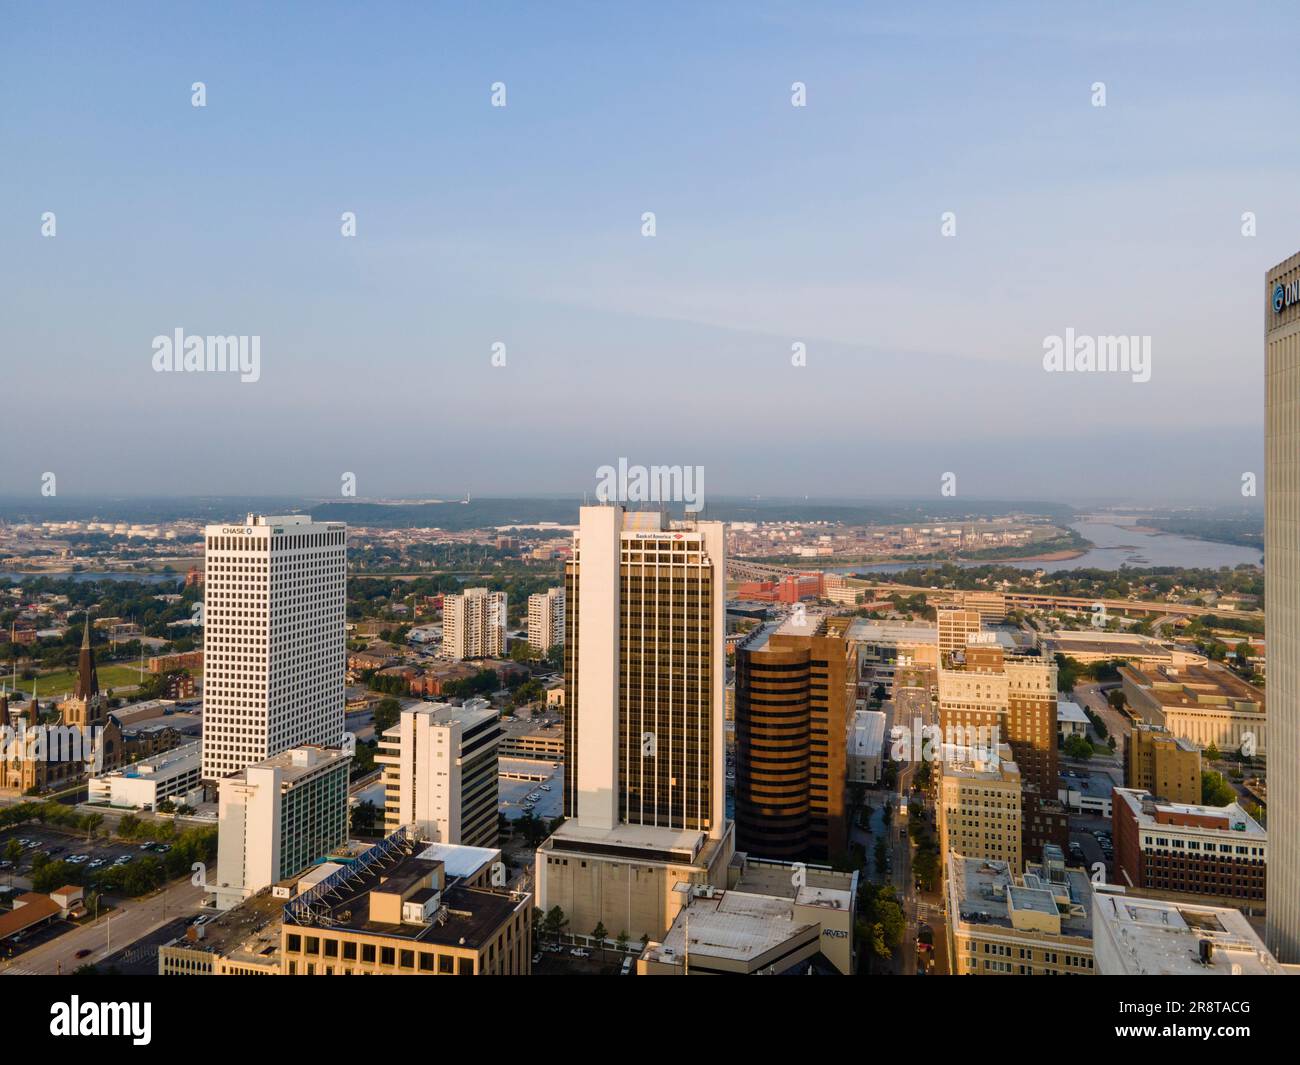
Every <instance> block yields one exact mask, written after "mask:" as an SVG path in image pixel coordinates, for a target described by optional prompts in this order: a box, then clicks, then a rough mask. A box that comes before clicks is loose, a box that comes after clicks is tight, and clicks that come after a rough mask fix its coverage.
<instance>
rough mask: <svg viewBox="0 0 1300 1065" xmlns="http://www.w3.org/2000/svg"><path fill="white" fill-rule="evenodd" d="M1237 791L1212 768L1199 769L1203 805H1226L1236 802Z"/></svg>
mask: <svg viewBox="0 0 1300 1065" xmlns="http://www.w3.org/2000/svg"><path fill="white" fill-rule="evenodd" d="M1236 800H1237V793H1236V792H1235V791H1234V790H1233V788H1232V785H1231V784H1229V783H1228V782H1227V781H1226V780H1224V779H1223V776H1222V775H1221V774H1219V773H1216V772H1215V771H1214V770H1212V769H1204V770H1202V771H1201V803H1202V805H1205V806H1227V805H1228V804H1229V803H1231V802H1236Z"/></svg>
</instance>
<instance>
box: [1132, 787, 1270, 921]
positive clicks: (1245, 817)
mask: <svg viewBox="0 0 1300 1065" xmlns="http://www.w3.org/2000/svg"><path fill="white" fill-rule="evenodd" d="M1270 805H1271V804H1270ZM1111 825H1112V835H1113V837H1114V840H1115V879H1116V881H1117V882H1118V883H1119V884H1121V885H1123V886H1125V887H1131V888H1136V889H1138V890H1141V891H1144V892H1147V893H1151V894H1171V893H1172V894H1179V895H1204V896H1209V897H1212V898H1216V899H1223V900H1232V901H1233V902H1236V903H1238V904H1254V905H1256V906H1262V905H1263V903H1264V893H1265V888H1266V880H1267V867H1268V834H1267V833H1266V832H1265V831H1264V829H1263V827H1261V826H1260V825H1259V823H1258V822H1256V821H1255V819H1254V818H1253V817H1251V816H1250V814H1248V813H1246V811H1245V810H1243V809H1242V808H1241V806H1240V805H1239V804H1237V803H1235V802H1234V803H1232V804H1230V805H1228V806H1222V807H1220V806H1202V805H1199V804H1193V803H1178V802H1165V801H1162V800H1160V799H1157V798H1155V797H1153V796H1152V795H1151V794H1150V793H1149V792H1144V791H1137V790H1134V789H1132V788H1116V789H1115V791H1114V794H1113V797H1112V812H1111Z"/></svg>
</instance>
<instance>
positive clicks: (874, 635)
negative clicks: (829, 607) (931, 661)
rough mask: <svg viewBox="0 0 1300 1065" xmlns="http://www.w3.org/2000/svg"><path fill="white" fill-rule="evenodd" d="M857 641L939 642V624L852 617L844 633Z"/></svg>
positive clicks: (889, 642)
mask: <svg viewBox="0 0 1300 1065" xmlns="http://www.w3.org/2000/svg"><path fill="white" fill-rule="evenodd" d="M845 635H846V636H847V637H848V638H849V639H850V640H856V641H857V642H858V643H883V644H892V643H932V644H934V645H935V646H936V647H937V646H938V644H939V626H938V625H931V624H930V623H929V622H925V621H873V620H871V619H870V618H854V619H853V622H852V623H851V624H850V625H849V628H848V632H847V633H846V634H845Z"/></svg>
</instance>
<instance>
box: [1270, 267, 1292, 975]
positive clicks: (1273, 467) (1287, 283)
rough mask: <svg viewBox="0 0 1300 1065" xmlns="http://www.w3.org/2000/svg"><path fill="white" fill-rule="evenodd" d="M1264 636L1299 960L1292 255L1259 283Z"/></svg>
mask: <svg viewBox="0 0 1300 1065" xmlns="http://www.w3.org/2000/svg"><path fill="white" fill-rule="evenodd" d="M1264 322H1265V324H1264V480H1265V493H1264V495H1265V498H1264V503H1265V518H1264V632H1265V635H1266V637H1267V639H1268V651H1267V654H1268V843H1269V864H1268V888H1267V891H1268V916H1267V918H1266V924H1265V939H1266V941H1267V943H1268V946H1269V949H1270V950H1272V951H1273V953H1274V954H1275V955H1277V959H1278V961H1281V962H1287V963H1297V962H1300V254H1297V255H1293V256H1291V258H1289V259H1287V260H1286V261H1285V262H1282V263H1279V264H1278V265H1277V266H1275V267H1273V269H1271V270H1269V271H1268V274H1267V275H1266V280H1265V285H1264Z"/></svg>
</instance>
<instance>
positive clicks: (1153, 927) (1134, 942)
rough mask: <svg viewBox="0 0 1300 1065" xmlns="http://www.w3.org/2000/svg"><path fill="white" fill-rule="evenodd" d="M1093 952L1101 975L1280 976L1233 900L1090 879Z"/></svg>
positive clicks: (1280, 969) (1282, 971)
mask: <svg viewBox="0 0 1300 1065" xmlns="http://www.w3.org/2000/svg"><path fill="white" fill-rule="evenodd" d="M1093 890H1094V895H1093V905H1092V930H1093V954H1094V956H1095V958H1096V963H1097V973H1098V974H1099V975H1101V976H1285V975H1287V972H1286V970H1285V969H1284V968H1283V967H1282V965H1281V964H1280V963H1279V962H1278V960H1277V959H1276V958H1275V957H1273V955H1272V954H1271V953H1270V952H1269V950H1268V948H1267V947H1266V946H1264V942H1263V940H1261V939H1260V938H1259V936H1258V935H1257V934H1256V933H1255V930H1254V929H1253V928H1251V926H1250V922H1249V921H1247V920H1246V917H1245V915H1244V914H1243V913H1242V912H1241V911H1240V910H1239V909H1237V908H1236V907H1234V906H1207V905H1203V904H1200V903H1193V902H1177V901H1172V900H1169V899H1157V898H1150V897H1147V896H1142V895H1133V894H1130V893H1128V892H1127V891H1125V889H1124V888H1122V887H1119V886H1118V885H1114V884H1094V885H1093Z"/></svg>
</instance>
